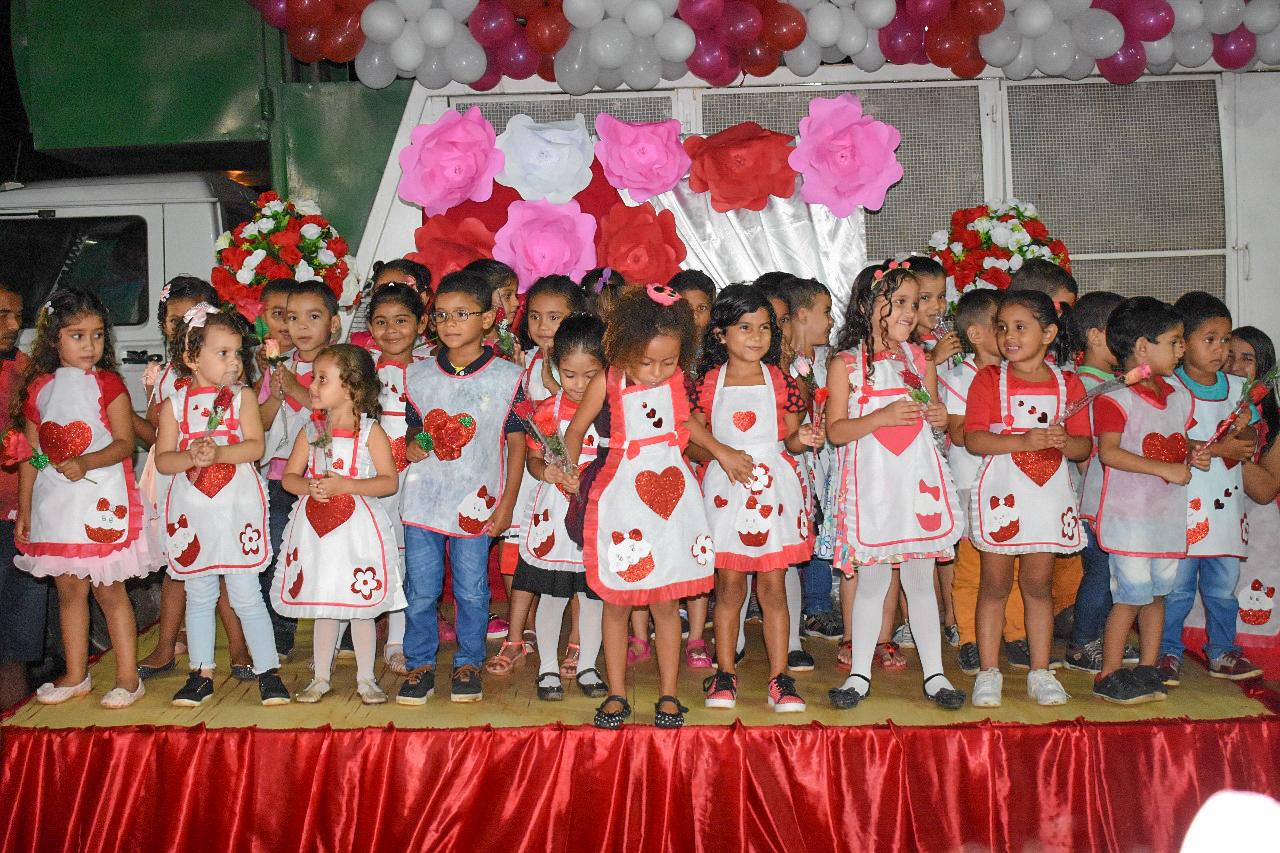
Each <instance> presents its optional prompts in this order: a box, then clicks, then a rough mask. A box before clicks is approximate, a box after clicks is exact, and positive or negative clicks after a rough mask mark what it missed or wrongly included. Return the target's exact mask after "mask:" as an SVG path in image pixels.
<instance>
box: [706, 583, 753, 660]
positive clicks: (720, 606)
mask: <svg viewBox="0 0 1280 853" xmlns="http://www.w3.org/2000/svg"><path fill="white" fill-rule="evenodd" d="M748 581H749V578H748V576H747V575H746V574H745V573H743V572H735V571H734V570H733V569H716V612H715V614H714V615H713V617H712V618H713V622H714V624H713V626H712V630H714V632H715V638H716V662H717V663H719V664H720V671H721V672H727V673H729V674H730V675H732V674H733V673H734V671H735V666H736V664H735V663H734V660H733V658H734V653H735V652H736V651H737V649H738V637H739V636H741V633H740V632H741V631H742V621H741V617H742V611H743V604H744V602H745V601H746V600H747V584H748Z"/></svg>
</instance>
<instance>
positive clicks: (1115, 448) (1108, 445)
mask: <svg viewBox="0 0 1280 853" xmlns="http://www.w3.org/2000/svg"><path fill="white" fill-rule="evenodd" d="M1098 459H1100V460H1101V461H1102V464H1103V465H1106V466H1107V467H1108V468H1115V469H1116V470H1117V471H1128V472H1129V473H1131V474H1146V475H1148V476H1150V477H1159V478H1160V479H1161V480H1164V481H1165V482H1166V483H1172V484H1173V485H1175V486H1185V485H1186V484H1187V483H1189V482H1191V467H1190V466H1189V465H1187V463H1185V462H1161V461H1160V460H1158V459H1148V458H1147V457H1145V456H1139V455H1138V454H1136V453H1132V452H1130V451H1128V450H1125V449H1124V448H1122V447H1121V446H1120V433H1118V432H1104V433H1102V434H1101V435H1099V436H1098Z"/></svg>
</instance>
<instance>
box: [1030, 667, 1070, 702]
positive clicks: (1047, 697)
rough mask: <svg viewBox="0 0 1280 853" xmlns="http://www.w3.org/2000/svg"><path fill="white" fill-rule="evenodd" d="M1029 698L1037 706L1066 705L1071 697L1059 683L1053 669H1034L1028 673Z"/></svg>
mask: <svg viewBox="0 0 1280 853" xmlns="http://www.w3.org/2000/svg"><path fill="white" fill-rule="evenodd" d="M1027 696H1028V697H1030V698H1032V699H1034V700H1036V704H1037V705H1046V706H1048V705H1065V704H1067V700H1068V699H1070V698H1071V696H1070V695H1069V694H1068V693H1067V691H1066V690H1065V689H1063V687H1062V685H1061V684H1059V683H1058V677H1057V676H1056V675H1054V674H1053V670H1051V669H1033V670H1031V671H1030V672H1028V673H1027Z"/></svg>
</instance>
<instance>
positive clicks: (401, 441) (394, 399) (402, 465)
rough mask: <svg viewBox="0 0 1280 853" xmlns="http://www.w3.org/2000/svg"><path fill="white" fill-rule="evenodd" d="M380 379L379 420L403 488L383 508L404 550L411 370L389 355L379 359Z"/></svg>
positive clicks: (384, 499)
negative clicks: (403, 504)
mask: <svg viewBox="0 0 1280 853" xmlns="http://www.w3.org/2000/svg"><path fill="white" fill-rule="evenodd" d="M377 367H378V381H379V382H381V383H382V389H381V390H380V391H379V392H378V405H379V406H380V407H381V408H382V417H381V418H380V419H379V421H378V422H379V423H380V424H382V429H383V431H384V432H386V434H387V439H388V440H389V441H390V442H391V458H392V460H393V461H394V462H395V463H396V473H397V474H398V475H399V477H400V488H399V489H396V492H395V494H393V495H387V496H386V497H385V498H380V500H381V501H382V507H383V509H385V510H386V511H387V515H388V516H389V517H390V518H391V521H392V522H393V526H394V527H395V531H396V542H397V544H398V545H399V547H400V550H401V551H403V550H404V525H402V524H401V523H400V491H401V490H402V489H403V488H404V480H405V473H406V471H407V470H408V468H409V460H408V459H407V458H406V457H405V446H406V442H407V441H408V440H409V436H408V431H409V425H408V422H407V421H406V420H405V414H406V412H407V411H408V403H407V402H406V401H407V400H408V398H409V397H408V394H409V392H408V372H409V365H407V364H401V363H400V362H398V361H391V360H390V359H387V358H381V357H380V358H378V362H377Z"/></svg>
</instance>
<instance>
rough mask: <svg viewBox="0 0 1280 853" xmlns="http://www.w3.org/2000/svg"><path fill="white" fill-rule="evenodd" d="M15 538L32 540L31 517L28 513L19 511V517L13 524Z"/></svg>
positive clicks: (16, 539)
mask: <svg viewBox="0 0 1280 853" xmlns="http://www.w3.org/2000/svg"><path fill="white" fill-rule="evenodd" d="M13 538H14V540H15V541H17V542H29V541H31V519H30V517H28V516H27V514H26V513H24V512H20V513H18V518H17V520H16V521H15V522H14V524H13Z"/></svg>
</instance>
